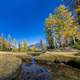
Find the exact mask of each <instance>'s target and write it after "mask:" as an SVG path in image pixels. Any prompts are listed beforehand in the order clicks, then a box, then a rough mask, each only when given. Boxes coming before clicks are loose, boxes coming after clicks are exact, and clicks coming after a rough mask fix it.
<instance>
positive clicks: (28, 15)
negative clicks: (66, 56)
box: [0, 0, 61, 43]
mask: <svg viewBox="0 0 80 80" xmlns="http://www.w3.org/2000/svg"><path fill="white" fill-rule="evenodd" d="M60 1H61V0H0V34H1V33H3V34H4V36H5V37H7V35H8V34H11V35H12V37H13V38H16V39H17V40H22V39H26V40H27V41H28V42H30V43H33V42H39V40H41V39H42V40H44V41H45V38H46V37H45V26H44V20H45V18H46V17H48V15H49V13H50V12H51V13H52V12H53V11H54V8H56V7H57V6H58V5H59V4H60Z"/></svg>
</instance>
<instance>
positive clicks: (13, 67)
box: [0, 55, 21, 78]
mask: <svg viewBox="0 0 80 80" xmlns="http://www.w3.org/2000/svg"><path fill="white" fill-rule="evenodd" d="M20 65H21V60H20V59H18V58H16V57H14V56H8V55H4V56H3V55H0V78H4V77H7V76H9V75H12V74H13V73H15V72H16V71H17V69H18V68H19V67H20Z"/></svg>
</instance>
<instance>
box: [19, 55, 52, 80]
mask: <svg viewBox="0 0 80 80" xmlns="http://www.w3.org/2000/svg"><path fill="white" fill-rule="evenodd" d="M19 80H52V78H51V74H50V73H49V71H48V69H47V68H44V67H41V66H39V65H37V64H36V62H35V57H34V56H32V63H31V64H23V65H22V71H21V75H20V79H19Z"/></svg>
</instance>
